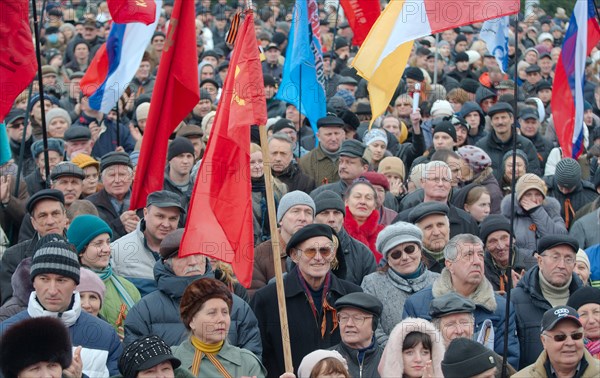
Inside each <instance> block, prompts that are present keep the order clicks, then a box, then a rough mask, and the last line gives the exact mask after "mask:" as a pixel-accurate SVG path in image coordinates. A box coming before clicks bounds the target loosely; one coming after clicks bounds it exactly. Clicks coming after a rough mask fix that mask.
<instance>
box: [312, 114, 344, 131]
mask: <svg viewBox="0 0 600 378" xmlns="http://www.w3.org/2000/svg"><path fill="white" fill-rule="evenodd" d="M321 127H344V121H342V120H341V119H340V118H339V117H336V116H333V115H328V116H325V117H323V118H319V120H318V121H317V129H320V128H321Z"/></svg>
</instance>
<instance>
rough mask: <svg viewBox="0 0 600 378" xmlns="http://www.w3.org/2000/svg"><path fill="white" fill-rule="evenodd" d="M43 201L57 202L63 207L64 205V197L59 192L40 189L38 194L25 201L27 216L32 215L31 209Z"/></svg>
mask: <svg viewBox="0 0 600 378" xmlns="http://www.w3.org/2000/svg"><path fill="white" fill-rule="evenodd" d="M45 199H49V200H54V201H58V202H60V203H62V204H63V205H64V204H65V196H64V194H63V192H61V191H60V190H57V189H42V190H40V191H39V192H37V193H35V194H34V195H32V196H31V197H29V200H28V201H27V206H26V209H27V212H28V213H29V214H32V213H33V208H34V207H35V205H36V204H37V203H38V202H40V201H41V200H45Z"/></svg>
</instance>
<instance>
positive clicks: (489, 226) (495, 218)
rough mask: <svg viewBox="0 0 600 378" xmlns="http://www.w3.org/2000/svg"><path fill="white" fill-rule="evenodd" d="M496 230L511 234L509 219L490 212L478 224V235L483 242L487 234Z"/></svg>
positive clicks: (485, 240)
mask: <svg viewBox="0 0 600 378" xmlns="http://www.w3.org/2000/svg"><path fill="white" fill-rule="evenodd" d="M496 231H506V232H508V233H509V234H512V231H511V229H510V222H509V220H508V219H507V218H506V217H505V216H504V215H501V214H490V215H488V216H487V217H485V219H484V220H483V222H481V224H480V225H479V236H480V237H481V240H482V241H483V243H484V244H485V243H486V242H487V238H488V236H490V234H491V233H493V232H496Z"/></svg>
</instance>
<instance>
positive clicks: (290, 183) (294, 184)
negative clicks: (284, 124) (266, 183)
mask: <svg viewBox="0 0 600 378" xmlns="http://www.w3.org/2000/svg"><path fill="white" fill-rule="evenodd" d="M294 131H295V130H294ZM293 148H294V143H293V142H292V140H291V139H290V138H289V137H288V136H287V135H285V134H284V133H283V132H278V133H275V134H273V135H272V136H271V137H270V138H269V154H270V157H271V171H272V172H273V176H275V177H276V178H278V179H279V180H280V181H281V182H283V183H284V184H286V185H287V187H288V192H293V191H294V190H300V191H303V192H304V193H306V194H308V193H310V191H311V190H313V189H314V188H315V181H314V180H313V179H312V178H310V177H308V176H307V175H305V174H304V173H303V172H302V170H300V167H299V166H298V163H296V160H294V152H293Z"/></svg>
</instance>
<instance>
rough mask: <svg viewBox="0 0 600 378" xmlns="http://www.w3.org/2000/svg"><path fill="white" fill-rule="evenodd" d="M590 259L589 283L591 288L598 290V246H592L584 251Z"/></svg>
mask: <svg viewBox="0 0 600 378" xmlns="http://www.w3.org/2000/svg"><path fill="white" fill-rule="evenodd" d="M585 253H586V254H587V256H588V259H590V266H591V267H592V269H591V272H590V281H591V282H592V286H593V287H597V288H600V244H596V245H593V246H591V247H589V248H588V249H586V250H585Z"/></svg>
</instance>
